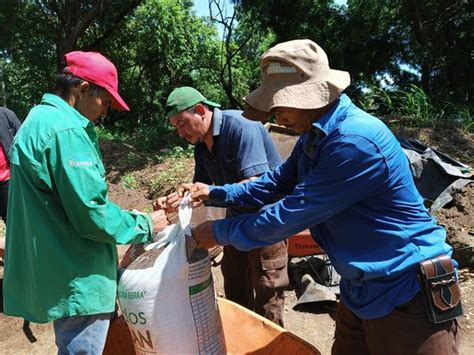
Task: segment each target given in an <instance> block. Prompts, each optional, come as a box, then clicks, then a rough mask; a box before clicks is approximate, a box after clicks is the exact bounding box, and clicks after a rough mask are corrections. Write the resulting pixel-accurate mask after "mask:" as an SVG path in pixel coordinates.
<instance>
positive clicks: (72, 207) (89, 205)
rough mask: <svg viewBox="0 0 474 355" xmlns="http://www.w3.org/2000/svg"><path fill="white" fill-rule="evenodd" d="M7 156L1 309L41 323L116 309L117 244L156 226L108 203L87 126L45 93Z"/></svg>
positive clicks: (136, 239)
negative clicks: (2, 302)
mask: <svg viewBox="0 0 474 355" xmlns="http://www.w3.org/2000/svg"><path fill="white" fill-rule="evenodd" d="M10 160H11V179H10V194H9V196H8V217H7V233H6V234H7V235H6V248H5V252H6V254H5V270H4V311H5V314H7V315H11V316H19V317H23V318H25V319H27V320H30V321H33V322H38V323H45V322H49V321H52V320H55V319H58V318H62V317H67V316H74V315H90V314H98V313H107V312H113V311H114V308H115V296H116V290H117V250H116V244H128V243H140V242H145V241H150V240H152V235H153V223H152V221H151V219H150V217H149V216H147V215H146V214H142V213H139V212H130V211H124V210H122V209H121V208H120V207H118V206H117V205H115V204H113V203H112V202H110V201H109V199H108V196H107V185H106V182H105V170H104V166H103V164H102V158H101V154H100V152H99V146H98V142H97V135H96V133H95V130H94V127H93V125H92V123H91V122H90V121H89V120H88V119H86V118H85V117H84V116H82V115H81V114H80V113H79V112H77V111H76V110H75V109H74V108H73V107H71V106H69V105H68V104H67V103H66V102H65V101H64V100H62V99H61V98H60V97H58V96H56V95H51V94H46V95H44V96H43V100H42V102H41V104H40V105H38V106H36V107H34V108H33V109H32V110H31V111H30V114H29V115H28V117H27V118H26V120H25V122H24V123H23V125H22V126H21V128H20V130H19V131H18V134H17V135H16V137H15V140H14V142H13V145H12V148H11V150H10Z"/></svg>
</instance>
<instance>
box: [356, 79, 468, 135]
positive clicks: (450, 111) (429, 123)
mask: <svg viewBox="0 0 474 355" xmlns="http://www.w3.org/2000/svg"><path fill="white" fill-rule="evenodd" d="M359 104H360V105H361V107H362V108H363V109H364V110H366V111H368V112H371V113H373V114H374V115H375V116H378V117H384V118H386V119H387V120H388V121H389V122H390V123H399V124H402V125H404V126H412V127H435V126H440V125H441V126H445V125H448V126H449V125H455V126H461V127H462V128H463V129H465V130H469V131H471V130H472V129H473V128H474V124H473V114H472V112H473V107H472V106H469V105H457V104H453V103H449V102H441V103H437V104H434V103H433V102H432V101H431V100H430V98H429V97H428V95H426V93H425V92H424V91H423V89H422V88H420V87H418V86H416V85H410V86H409V87H408V88H407V89H406V90H396V91H390V90H385V89H381V88H379V87H372V88H369V89H368V90H367V91H366V93H365V94H364V95H363V97H362V99H361V100H360V101H359Z"/></svg>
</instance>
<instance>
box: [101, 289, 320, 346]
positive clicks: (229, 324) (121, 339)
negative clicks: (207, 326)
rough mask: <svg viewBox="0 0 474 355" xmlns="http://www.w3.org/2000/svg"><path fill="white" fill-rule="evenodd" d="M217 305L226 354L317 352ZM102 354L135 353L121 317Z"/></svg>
mask: <svg viewBox="0 0 474 355" xmlns="http://www.w3.org/2000/svg"><path fill="white" fill-rule="evenodd" d="M218 304H219V311H220V315H221V319H222V325H223V328H224V337H225V341H226V347H227V353H228V354H275V355H277V354H298V355H319V354H321V353H320V352H319V351H318V350H317V349H316V348H315V347H314V346H313V345H311V344H309V343H307V342H306V341H304V340H303V339H301V338H299V337H298V336H296V335H295V334H293V333H291V332H289V331H288V330H286V329H284V328H282V327H280V326H278V325H276V324H275V323H273V322H271V321H269V320H268V319H266V318H263V317H262V316H260V315H258V314H256V313H254V312H252V311H249V310H248V309H246V308H244V307H242V306H240V305H238V304H237V303H234V302H232V301H229V300H226V299H224V298H220V297H219V298H218ZM104 354H105V355H112V354H121V355H122V354H123V355H129V354H130V355H133V354H135V350H134V347H133V341H132V337H131V335H130V331H129V330H128V327H127V324H126V322H125V320H124V318H123V316H120V317H118V318H117V319H115V320H114V321H113V322H112V324H111V326H110V329H109V334H108V337H107V342H106V344H105V349H104Z"/></svg>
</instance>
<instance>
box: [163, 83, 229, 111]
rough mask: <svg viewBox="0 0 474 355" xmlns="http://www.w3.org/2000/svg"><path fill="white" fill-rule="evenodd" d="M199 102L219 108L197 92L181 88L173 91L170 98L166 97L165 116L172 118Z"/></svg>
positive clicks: (185, 87) (190, 88) (184, 87)
mask: <svg viewBox="0 0 474 355" xmlns="http://www.w3.org/2000/svg"><path fill="white" fill-rule="evenodd" d="M200 102H202V103H205V104H206V105H209V106H212V107H220V106H221V105H219V104H216V103H215V102H212V101H209V100H207V99H206V98H205V97H204V96H203V95H202V94H201V93H200V92H199V91H197V90H196V89H194V88H192V87H190V86H182V87H180V88H177V89H174V90H173V91H172V92H171V94H170V96H168V100H166V115H167V116H168V118H170V117H173V116H174V115H176V114H178V113H180V112H181V111H184V110H187V109H188V108H190V107H193V106H194V105H197V104H198V103H200Z"/></svg>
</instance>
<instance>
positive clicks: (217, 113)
mask: <svg viewBox="0 0 474 355" xmlns="http://www.w3.org/2000/svg"><path fill="white" fill-rule="evenodd" d="M221 128H222V111H221V110H219V109H218V108H214V112H213V114H212V136H214V137H215V136H218V135H220V134H221Z"/></svg>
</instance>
